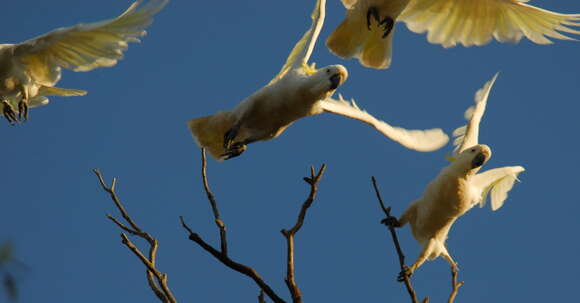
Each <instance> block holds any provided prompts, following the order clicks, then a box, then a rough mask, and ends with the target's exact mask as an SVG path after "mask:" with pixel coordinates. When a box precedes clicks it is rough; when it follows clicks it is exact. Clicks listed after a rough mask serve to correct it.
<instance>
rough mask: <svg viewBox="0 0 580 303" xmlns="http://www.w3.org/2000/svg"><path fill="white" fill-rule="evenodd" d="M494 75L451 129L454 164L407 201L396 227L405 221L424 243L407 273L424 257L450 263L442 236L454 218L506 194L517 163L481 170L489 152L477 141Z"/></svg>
mask: <svg viewBox="0 0 580 303" xmlns="http://www.w3.org/2000/svg"><path fill="white" fill-rule="evenodd" d="M496 78H497V75H495V76H494V77H493V79H492V80H490V81H489V82H487V83H486V84H485V86H484V87H483V88H482V89H480V90H479V91H478V92H477V94H476V96H475V105H474V106H473V107H470V108H469V109H468V110H467V111H466V113H465V116H466V118H467V119H468V123H467V125H466V126H463V127H461V128H458V129H457V130H456V131H455V132H454V136H456V137H457V138H456V140H455V143H454V144H455V145H456V149H455V155H454V158H453V159H452V163H451V164H450V165H449V166H447V167H445V168H443V169H442V170H441V172H440V173H439V175H438V176H437V177H436V178H435V179H434V180H433V181H431V183H429V185H427V188H426V189H425V192H424V194H423V196H422V197H421V198H419V199H417V200H415V201H413V202H411V204H410V205H409V207H408V208H407V209H406V210H405V212H404V213H403V215H402V216H401V218H400V219H399V222H398V223H399V226H404V225H405V224H407V223H409V224H410V225H411V231H412V233H413V236H414V237H415V239H416V240H417V242H419V244H420V245H421V246H422V250H421V253H420V255H419V257H418V258H417V260H416V261H415V263H414V264H413V265H412V266H411V267H410V268H409V270H408V272H407V274H411V273H413V272H414V271H415V270H416V269H417V268H418V267H419V266H421V265H422V264H423V263H424V262H425V261H426V260H427V259H429V260H432V259H435V258H437V257H439V256H442V257H444V258H445V259H446V260H447V261H448V262H449V264H450V265H451V266H452V268H456V266H457V264H456V262H455V261H454V260H453V258H452V257H451V255H450V254H449V252H448V251H447V247H446V245H445V241H446V239H447V234H448V233H449V230H450V228H451V226H452V225H453V223H454V222H455V221H456V220H457V219H458V218H459V217H461V216H462V215H463V214H464V213H466V212H467V211H469V210H470V209H471V208H472V207H473V206H474V205H476V204H479V205H480V206H481V207H483V206H484V205H485V202H486V200H487V199H488V197H490V198H491V205H492V210H494V211H495V210H497V209H499V208H500V207H501V206H502V205H503V203H504V202H505V200H506V199H507V193H508V192H509V191H510V190H511V189H512V187H513V185H514V182H515V181H516V180H517V176H518V174H519V173H521V172H523V171H524V168H523V167H521V166H509V167H502V168H495V169H491V170H488V171H486V172H483V173H477V172H478V171H479V169H480V168H481V167H482V166H483V165H484V164H485V163H486V162H487V161H488V160H489V158H490V157H491V149H490V148H489V146H487V145H484V144H479V143H478V134H479V123H480V121H481V118H482V116H483V113H484V111H485V107H486V104H487V99H488V97H489V93H490V90H491V88H492V86H493V84H494V82H495V80H496Z"/></svg>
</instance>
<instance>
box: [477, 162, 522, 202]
mask: <svg viewBox="0 0 580 303" xmlns="http://www.w3.org/2000/svg"><path fill="white" fill-rule="evenodd" d="M524 170H525V169H524V168H523V167H521V166H508V167H502V168H495V169H490V170H488V171H486V172H483V173H479V174H477V175H475V176H473V179H472V184H473V185H474V186H476V187H477V189H478V190H481V201H480V202H479V207H483V206H485V202H486V200H487V197H488V196H489V194H490V193H491V209H492V210H494V211H495V210H498V209H499V208H500V207H502V205H503V202H504V201H505V199H507V196H508V192H509V191H510V190H511V189H512V187H513V186H514V182H515V181H519V180H518V175H519V174H520V173H521V172H523V171H524Z"/></svg>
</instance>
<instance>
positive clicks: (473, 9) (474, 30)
mask: <svg viewBox="0 0 580 303" xmlns="http://www.w3.org/2000/svg"><path fill="white" fill-rule="evenodd" d="M525 2H528V1H527V0H342V3H343V4H344V6H345V7H346V8H347V12H346V18H345V20H344V21H343V22H342V24H340V25H339V26H338V28H337V29H336V30H335V31H334V32H333V33H332V34H331V35H330V37H329V38H328V40H327V41H326V44H327V46H328V48H329V49H330V51H331V52H332V53H334V54H335V55H337V56H339V57H342V58H353V57H354V58H358V59H359V61H360V63H361V64H362V65H364V66H366V67H372V68H388V67H389V65H390V64H391V53H392V50H391V47H392V46H391V44H392V40H393V34H394V23H395V22H397V21H403V22H405V23H406V24H407V27H408V28H409V30H411V31H413V32H415V33H424V32H428V34H427V39H428V40H429V42H431V43H434V44H441V45H442V46H443V47H445V48H448V47H452V46H455V45H457V44H458V43H459V44H463V45H464V46H471V45H484V44H487V43H488V42H489V41H490V40H491V39H492V37H493V38H495V39H496V40H497V41H499V42H512V43H517V42H518V41H519V40H520V39H521V38H522V37H523V36H526V37H527V38H528V39H530V40H531V41H532V42H535V43H537V44H550V43H552V41H550V40H549V38H555V39H563V40H574V39H573V38H571V37H568V36H566V35H565V34H563V33H567V34H576V35H578V34H580V31H578V30H576V29H573V28H571V27H578V26H580V14H560V13H556V12H551V11H548V10H545V9H541V8H538V7H534V6H531V5H529V4H526V3H525Z"/></svg>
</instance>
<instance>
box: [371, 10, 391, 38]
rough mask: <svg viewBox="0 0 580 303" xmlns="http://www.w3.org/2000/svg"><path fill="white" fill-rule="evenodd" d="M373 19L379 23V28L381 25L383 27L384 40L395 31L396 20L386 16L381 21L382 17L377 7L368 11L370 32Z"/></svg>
mask: <svg viewBox="0 0 580 303" xmlns="http://www.w3.org/2000/svg"><path fill="white" fill-rule="evenodd" d="M371 17H372V18H374V19H375V20H376V21H377V23H378V25H379V26H380V25H382V26H383V36H382V38H383V39H384V38H385V37H387V36H388V35H389V34H390V33H391V31H392V30H393V26H394V25H395V20H393V18H391V17H389V16H386V17H385V18H384V19H382V20H381V16H380V15H379V11H378V10H377V8H376V7H374V6H372V7H370V8H369V10H368V11H367V28H368V29H369V30H371Z"/></svg>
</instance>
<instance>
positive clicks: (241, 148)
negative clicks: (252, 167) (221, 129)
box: [221, 142, 248, 160]
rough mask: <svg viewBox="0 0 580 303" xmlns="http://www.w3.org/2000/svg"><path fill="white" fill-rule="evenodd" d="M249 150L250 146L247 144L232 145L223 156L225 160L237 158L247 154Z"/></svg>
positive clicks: (237, 143)
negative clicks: (244, 153)
mask: <svg viewBox="0 0 580 303" xmlns="http://www.w3.org/2000/svg"><path fill="white" fill-rule="evenodd" d="M247 148H248V146H247V145H246V144H243V143H241V142H236V143H234V144H231V146H230V147H229V148H228V149H227V150H226V152H225V153H223V154H221V156H222V157H224V160H228V159H231V158H235V157H237V156H239V155H241V154H242V153H243V152H245V151H246V149H247Z"/></svg>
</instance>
